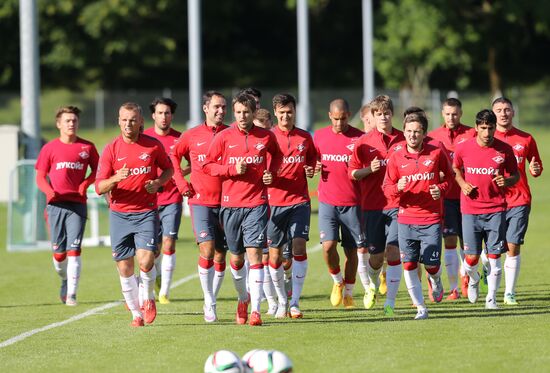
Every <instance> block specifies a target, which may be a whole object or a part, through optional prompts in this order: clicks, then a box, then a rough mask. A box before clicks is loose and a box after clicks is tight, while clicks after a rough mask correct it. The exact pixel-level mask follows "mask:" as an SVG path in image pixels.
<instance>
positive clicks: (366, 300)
mask: <svg viewBox="0 0 550 373" xmlns="http://www.w3.org/2000/svg"><path fill="white" fill-rule="evenodd" d="M376 298H377V295H376V288H375V287H372V286H371V287H369V290H367V292H366V293H365V296H364V297H363V305H364V306H365V308H366V309H367V310H371V309H373V308H374V305H375V304H376Z"/></svg>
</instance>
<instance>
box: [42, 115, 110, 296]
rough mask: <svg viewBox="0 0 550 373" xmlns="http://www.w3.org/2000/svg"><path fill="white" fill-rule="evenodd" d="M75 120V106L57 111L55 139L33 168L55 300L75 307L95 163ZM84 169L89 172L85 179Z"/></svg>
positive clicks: (94, 155)
mask: <svg viewBox="0 0 550 373" xmlns="http://www.w3.org/2000/svg"><path fill="white" fill-rule="evenodd" d="M79 117H80V109H79V108H77V107H76V106H64V107H61V108H59V109H58V110H57V113H56V115H55V124H56V126H57V128H58V129H59V138H57V139H55V140H52V141H50V142H48V143H47V144H46V145H44V147H43V148H42V150H40V154H38V159H37V160H36V165H35V168H36V184H37V185H38V188H39V189H40V190H41V191H42V192H43V193H44V194H45V195H46V201H47V206H46V210H45V215H46V221H47V222H48V225H49V231H50V238H51V242H52V250H53V266H54V268H55V271H56V272H57V274H58V275H59V277H61V289H60V292H59V297H60V298H61V302H63V303H65V304H66V305H67V306H76V305H77V302H76V291H77V289H78V282H79V280H80V271H81V267H82V261H81V258H80V252H81V245H82V236H83V235H84V228H85V226H86V219H87V212H88V209H87V205H86V198H87V197H86V189H88V186H90V185H91V184H92V183H93V182H94V181H95V176H96V170H97V164H98V159H99V154H98V153H97V150H96V148H95V145H94V144H93V143H91V142H89V141H87V140H84V139H82V138H80V137H78V136H77V132H78V126H79V123H80V121H79ZM88 167H89V168H90V171H91V172H90V174H89V176H88V177H86V173H87V172H88ZM48 178H49V181H48ZM67 257H68V258H67Z"/></svg>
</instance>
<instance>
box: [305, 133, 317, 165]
mask: <svg viewBox="0 0 550 373" xmlns="http://www.w3.org/2000/svg"><path fill="white" fill-rule="evenodd" d="M307 141H308V146H307V153H306V165H308V166H310V167H313V168H315V165H316V164H317V148H316V147H315V144H314V143H313V138H312V137H311V135H310V134H309V133H308V134H307Z"/></svg>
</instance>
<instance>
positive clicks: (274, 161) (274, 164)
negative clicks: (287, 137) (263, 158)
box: [267, 131, 283, 175]
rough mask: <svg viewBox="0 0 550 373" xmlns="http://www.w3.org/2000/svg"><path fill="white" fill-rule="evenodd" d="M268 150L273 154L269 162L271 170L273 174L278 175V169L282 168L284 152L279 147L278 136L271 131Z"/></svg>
mask: <svg viewBox="0 0 550 373" xmlns="http://www.w3.org/2000/svg"><path fill="white" fill-rule="evenodd" d="M267 152H268V153H269V155H271V161H270V162H269V171H270V172H271V174H273V175H277V171H278V170H279V169H280V167H281V165H282V163H283V154H282V152H281V149H279V142H278V141H277V137H276V136H275V134H274V133H273V132H271V131H269V142H268V147H267Z"/></svg>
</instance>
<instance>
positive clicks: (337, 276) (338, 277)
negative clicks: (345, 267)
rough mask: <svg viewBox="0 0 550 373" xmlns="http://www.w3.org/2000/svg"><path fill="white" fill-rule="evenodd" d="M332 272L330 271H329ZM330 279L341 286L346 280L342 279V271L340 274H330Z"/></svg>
mask: <svg viewBox="0 0 550 373" xmlns="http://www.w3.org/2000/svg"><path fill="white" fill-rule="evenodd" d="M329 271H330V270H329ZM330 277H332V280H333V281H334V283H335V284H341V283H342V282H344V278H343V277H342V271H340V270H339V271H338V273H332V272H330Z"/></svg>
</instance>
